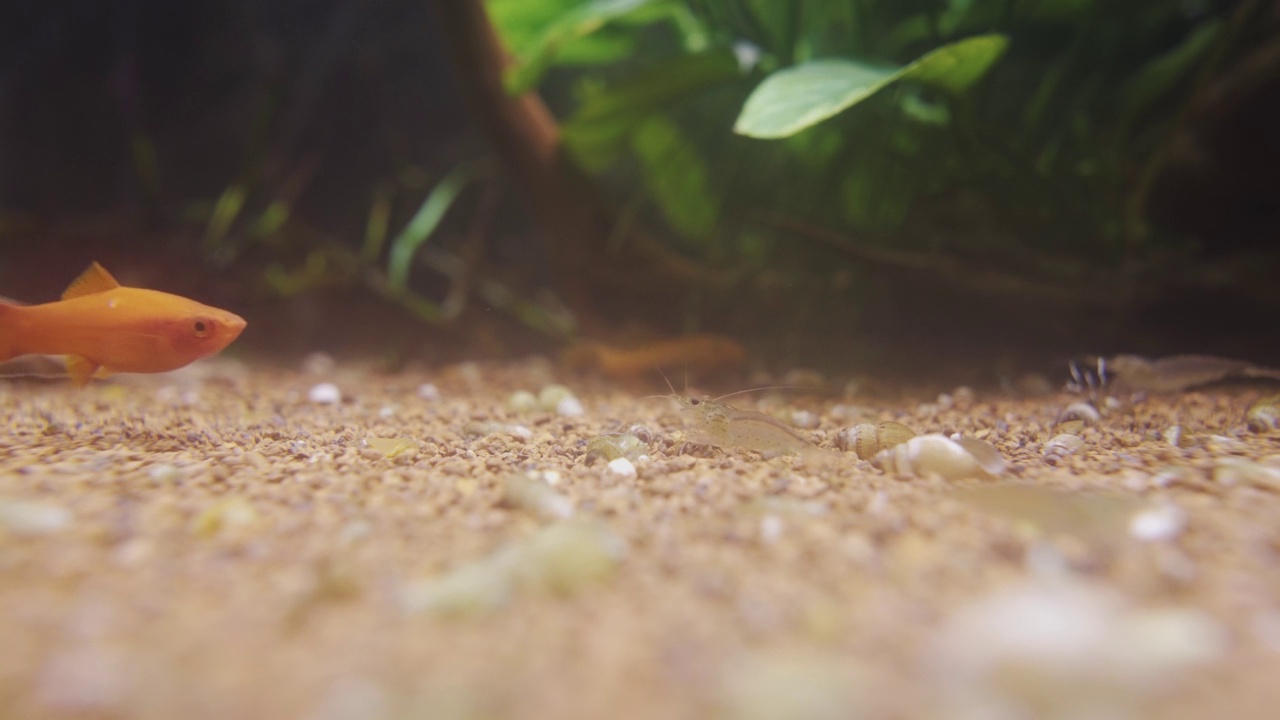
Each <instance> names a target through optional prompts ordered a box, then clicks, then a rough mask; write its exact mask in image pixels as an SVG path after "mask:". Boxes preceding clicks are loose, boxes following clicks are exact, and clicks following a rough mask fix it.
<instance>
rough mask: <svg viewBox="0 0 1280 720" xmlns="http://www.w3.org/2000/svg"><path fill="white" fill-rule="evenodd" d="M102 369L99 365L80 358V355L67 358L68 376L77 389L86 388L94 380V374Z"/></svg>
mask: <svg viewBox="0 0 1280 720" xmlns="http://www.w3.org/2000/svg"><path fill="white" fill-rule="evenodd" d="M99 369H100V367H99V365H98V363H96V362H94V361H92V360H90V359H89V358H85V357H80V356H79V355H68V356H67V375H70V376H71V382H73V383H75V384H76V387H84V386H85V385H88V384H89V380H90V379H92V378H93V376H94V373H96V372H98V371H99Z"/></svg>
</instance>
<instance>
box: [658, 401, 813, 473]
mask: <svg viewBox="0 0 1280 720" xmlns="http://www.w3.org/2000/svg"><path fill="white" fill-rule="evenodd" d="M670 397H672V398H673V399H674V400H675V401H676V402H678V403H680V413H681V415H683V416H684V418H685V423H686V425H687V426H688V427H689V433H690V439H691V440H692V442H695V443H699V444H701V445H714V446H716V447H719V448H736V449H742V450H754V451H756V452H759V453H795V454H797V455H800V456H802V457H806V458H809V457H835V456H836V454H835V453H833V452H831V451H830V450H824V449H823V448H820V447H818V446H817V445H814V444H813V443H811V442H809V441H808V440H806V439H804V438H803V437H801V436H800V435H799V434H798V433H796V431H795V430H793V429H791V428H790V427H788V426H787V425H786V424H785V423H783V422H781V421H780V420H778V419H776V418H774V417H772V416H769V415H766V414H764V413H761V412H756V411H754V410H739V409H738V408H735V407H733V406H730V405H726V404H725V403H722V402H719V401H718V400H712V399H710V398H701V399H699V398H687V397H681V396H679V395H672V396H670ZM726 397H727V396H726Z"/></svg>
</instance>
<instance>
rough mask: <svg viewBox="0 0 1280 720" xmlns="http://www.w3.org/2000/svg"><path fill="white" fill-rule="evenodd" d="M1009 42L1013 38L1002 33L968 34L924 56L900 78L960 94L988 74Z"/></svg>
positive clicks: (911, 65)
mask: <svg viewBox="0 0 1280 720" xmlns="http://www.w3.org/2000/svg"><path fill="white" fill-rule="evenodd" d="M1008 46H1009V39H1008V38H1006V37H1005V36H1004V35H999V34H992V35H978V36H976V37H971V38H965V39H964V40H959V41H957V42H953V43H951V44H949V45H943V46H942V47H940V48H937V49H935V50H931V51H930V52H927V53H925V54H924V55H922V56H920V59H918V60H916V61H915V62H913V63H911V64H910V65H908V66H906V67H905V68H903V69H902V72H901V73H900V74H899V78H900V79H903V80H911V81H913V82H918V83H923V84H925V85H932V86H933V87H937V88H941V89H943V90H946V91H947V92H950V93H951V94H953V95H960V94H962V93H964V92H965V91H966V90H968V89H969V87H970V86H972V85H973V84H974V83H975V82H977V81H978V80H981V79H982V76H983V75H986V74H987V70H989V69H990V68H991V66H992V65H993V64H994V63H995V61H996V60H999V59H1000V56H1001V55H1003V54H1004V51H1005V48H1007V47H1008Z"/></svg>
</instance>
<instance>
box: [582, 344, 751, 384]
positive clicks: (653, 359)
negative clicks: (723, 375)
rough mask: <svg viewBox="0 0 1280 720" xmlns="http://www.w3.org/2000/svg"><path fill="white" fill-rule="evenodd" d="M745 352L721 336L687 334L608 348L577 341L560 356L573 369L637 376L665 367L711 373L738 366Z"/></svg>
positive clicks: (745, 355) (602, 345) (613, 375)
mask: <svg viewBox="0 0 1280 720" xmlns="http://www.w3.org/2000/svg"><path fill="white" fill-rule="evenodd" d="M746 358H747V351H746V350H745V349H743V347H742V345H740V344H739V343H738V342H737V341H736V340H734V339H732V338H728V337H724V336H722V335H704V334H695V335H686V336H684V337H678V338H671V339H667V340H658V341H654V342H650V343H646V344H644V345H640V346H637V347H630V348H619V347H610V346H608V345H604V344H601V343H596V342H579V343H576V344H575V345H573V346H572V347H570V348H569V349H568V350H566V351H565V352H564V354H563V355H562V356H561V361H562V362H563V363H564V364H565V365H566V366H568V367H570V368H574V369H594V370H598V371H599V372H601V373H604V374H605V375H608V376H609V377H613V378H619V379H625V378H635V377H640V376H642V375H644V374H646V373H650V372H653V371H654V370H655V369H656V370H661V369H664V368H668V369H670V368H684V369H686V370H691V371H693V372H711V371H714V370H724V369H728V368H735V367H739V366H741V365H742V364H743V363H744V362H745V361H746Z"/></svg>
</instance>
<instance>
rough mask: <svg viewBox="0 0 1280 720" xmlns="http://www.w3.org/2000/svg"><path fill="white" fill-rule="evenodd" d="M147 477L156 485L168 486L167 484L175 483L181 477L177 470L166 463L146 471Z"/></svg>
mask: <svg viewBox="0 0 1280 720" xmlns="http://www.w3.org/2000/svg"><path fill="white" fill-rule="evenodd" d="M147 477H149V478H151V482H153V483H155V484H156V485H168V484H169V483H173V482H177V480H178V478H179V477H181V473H179V472H178V468H176V467H174V466H172V465H170V464H168V463H161V464H159V465H155V466H153V467H152V468H151V469H150V470H148V471H147Z"/></svg>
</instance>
